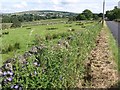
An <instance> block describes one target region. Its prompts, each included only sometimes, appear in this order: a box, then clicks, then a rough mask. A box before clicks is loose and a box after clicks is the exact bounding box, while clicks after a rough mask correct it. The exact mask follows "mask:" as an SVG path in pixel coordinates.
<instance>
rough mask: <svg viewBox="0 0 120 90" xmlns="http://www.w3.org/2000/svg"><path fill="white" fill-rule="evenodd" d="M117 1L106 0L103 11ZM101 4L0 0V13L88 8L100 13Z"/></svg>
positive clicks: (92, 0)
mask: <svg viewBox="0 0 120 90" xmlns="http://www.w3.org/2000/svg"><path fill="white" fill-rule="evenodd" d="M119 1H120V0H106V4H105V11H106V10H111V9H113V8H114V6H118V2H119ZM102 5H103V0H0V13H14V12H21V11H29V10H56V11H68V12H75V13H81V12H82V11H83V10H85V9H90V10H91V11H92V12H93V13H101V12H102ZM119 5H120V4H119Z"/></svg>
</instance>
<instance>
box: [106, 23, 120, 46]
mask: <svg viewBox="0 0 120 90" xmlns="http://www.w3.org/2000/svg"><path fill="white" fill-rule="evenodd" d="M106 23H107V25H108V27H109V29H110V30H111V33H112V34H113V36H114V38H115V39H116V41H117V43H118V45H119V46H120V31H119V30H120V23H117V22H114V21H106Z"/></svg>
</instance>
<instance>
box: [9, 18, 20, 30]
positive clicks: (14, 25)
mask: <svg viewBox="0 0 120 90" xmlns="http://www.w3.org/2000/svg"><path fill="white" fill-rule="evenodd" d="M12 23H13V24H12V25H11V27H15V28H16V27H21V22H20V21H19V20H18V18H17V17H16V16H15V17H12Z"/></svg>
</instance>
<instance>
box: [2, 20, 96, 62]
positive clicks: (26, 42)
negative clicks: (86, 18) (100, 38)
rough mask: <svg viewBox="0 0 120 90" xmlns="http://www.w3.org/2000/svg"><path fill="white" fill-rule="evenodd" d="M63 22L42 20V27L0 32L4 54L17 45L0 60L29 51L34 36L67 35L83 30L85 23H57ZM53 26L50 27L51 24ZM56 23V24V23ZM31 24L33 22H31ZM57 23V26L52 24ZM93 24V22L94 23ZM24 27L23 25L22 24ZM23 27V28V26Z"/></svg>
mask: <svg viewBox="0 0 120 90" xmlns="http://www.w3.org/2000/svg"><path fill="white" fill-rule="evenodd" d="M61 21H63V20H59V19H57V20H53V21H52V20H49V21H48V20H44V21H43V20H42V21H41V22H42V23H44V24H43V25H37V26H34V25H33V26H31V24H30V25H27V26H26V27H22V28H13V29H7V30H3V31H1V33H3V35H2V36H1V37H0V39H1V40H2V44H1V45H0V49H1V50H2V51H3V52H4V51H6V49H7V48H9V47H13V46H14V45H15V43H18V44H19V48H20V49H17V50H10V51H8V52H7V53H6V52H5V53H3V54H2V59H3V60H6V59H8V58H11V57H12V56H14V54H15V53H19V54H22V53H24V52H25V51H26V50H28V49H30V47H31V46H32V45H34V42H33V40H34V39H35V36H36V35H39V36H40V37H42V38H45V36H47V35H52V34H56V33H57V34H58V33H67V31H69V29H74V30H76V31H79V30H84V29H85V28H84V25H83V24H85V22H83V24H82V25H79V23H78V24H77V22H70V23H67V20H64V21H63V22H64V23H59V22H61ZM52 22H53V24H52V25H51V23H52ZM57 22H58V23H57ZM31 23H33V22H31ZM54 23H57V24H54ZM94 23H95V22H94ZM94 23H91V24H86V26H87V25H93V24H94ZM23 24H24V25H26V24H25V23H23ZM24 25H23V26H24ZM50 28H55V29H54V30H48V29H50Z"/></svg>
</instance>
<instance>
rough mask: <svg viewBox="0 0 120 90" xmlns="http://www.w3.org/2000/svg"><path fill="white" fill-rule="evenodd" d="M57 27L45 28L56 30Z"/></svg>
mask: <svg viewBox="0 0 120 90" xmlns="http://www.w3.org/2000/svg"><path fill="white" fill-rule="evenodd" d="M56 29H58V28H55V27H52V28H47V30H56Z"/></svg>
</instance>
